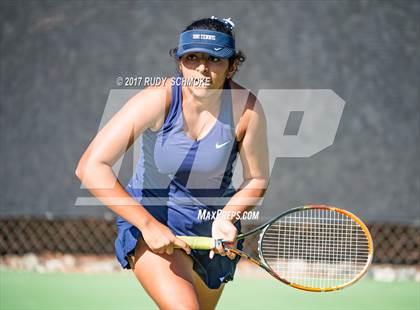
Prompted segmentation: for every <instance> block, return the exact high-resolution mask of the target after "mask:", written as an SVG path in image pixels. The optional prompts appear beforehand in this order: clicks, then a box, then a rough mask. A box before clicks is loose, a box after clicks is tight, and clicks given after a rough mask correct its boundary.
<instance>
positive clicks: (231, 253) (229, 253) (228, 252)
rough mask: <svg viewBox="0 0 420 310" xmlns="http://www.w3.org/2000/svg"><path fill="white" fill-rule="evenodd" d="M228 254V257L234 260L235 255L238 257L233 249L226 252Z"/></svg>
mask: <svg viewBox="0 0 420 310" xmlns="http://www.w3.org/2000/svg"><path fill="white" fill-rule="evenodd" d="M226 256H227V257H229V259H231V260H233V259H235V257H236V254H235V253H233V252H232V251H229V250H228V251H227V252H226Z"/></svg>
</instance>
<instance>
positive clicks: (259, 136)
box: [76, 17, 268, 309]
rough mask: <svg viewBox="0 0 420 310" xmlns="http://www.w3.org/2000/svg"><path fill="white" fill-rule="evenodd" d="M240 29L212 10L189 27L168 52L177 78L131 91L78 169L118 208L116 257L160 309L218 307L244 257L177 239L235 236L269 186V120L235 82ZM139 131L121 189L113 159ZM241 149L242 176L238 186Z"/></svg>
mask: <svg viewBox="0 0 420 310" xmlns="http://www.w3.org/2000/svg"><path fill="white" fill-rule="evenodd" d="M233 29H234V24H233V22H232V21H231V20H230V19H218V18H215V17H212V18H205V19H200V20H197V21H195V22H193V23H192V24H191V25H189V26H188V27H187V28H186V29H185V30H184V31H183V32H182V33H181V35H180V38H179V45H178V48H176V49H172V50H171V55H172V56H173V57H174V58H175V59H176V63H177V66H178V71H179V72H178V73H177V75H176V76H175V77H173V78H171V79H170V80H169V79H168V81H167V82H166V83H165V84H164V85H160V86H153V87H148V88H146V89H144V90H142V91H140V92H139V93H138V94H136V95H135V96H134V97H132V98H131V99H130V100H129V101H128V102H127V103H126V104H125V105H124V106H123V108H122V109H121V110H120V111H119V112H118V113H116V114H115V116H114V117H113V118H112V119H111V120H110V121H109V123H108V124H107V125H106V126H104V128H103V129H101V131H100V132H99V133H98V134H97V136H96V137H95V138H94V140H93V141H92V142H91V143H90V145H89V147H88V148H87V149H86V151H85V153H84V154H83V156H82V158H81V159H80V162H79V165H78V168H77V170H76V175H77V176H78V177H79V178H80V179H81V181H82V182H83V184H84V185H85V186H86V187H87V188H88V189H89V190H90V191H91V192H92V194H93V195H95V196H96V197H98V198H99V199H101V201H102V202H104V204H106V205H107V206H108V207H109V208H110V209H111V210H113V211H114V212H115V213H116V214H117V215H118V218H117V227H118V236H117V239H116V241H115V250H116V256H117V258H118V260H119V262H120V263H121V265H122V267H123V268H128V269H132V270H133V271H134V274H135V276H136V277H137V279H138V280H139V282H140V283H141V285H142V286H143V287H144V289H145V290H146V291H147V293H148V294H149V295H150V296H151V297H152V299H153V300H154V301H155V302H156V304H157V305H158V306H159V307H160V308H162V309H172V308H176V309H199V308H200V309H213V308H215V306H216V304H217V301H218V299H219V297H220V294H221V293H222V290H223V286H224V283H226V282H227V281H229V280H232V279H233V275H234V272H235V268H236V264H237V262H238V260H239V257H235V255H234V254H233V253H226V252H225V251H224V250H223V248H215V249H213V250H212V251H198V250H191V249H190V248H189V247H188V245H187V244H186V243H185V242H184V241H182V240H181V239H179V238H177V237H176V236H179V235H184V236H212V237H213V238H222V239H225V240H231V241H232V242H233V241H234V239H235V237H236V236H237V234H238V231H239V230H240V221H239V220H238V215H240V214H242V213H243V212H244V211H247V210H250V209H252V208H253V207H255V204H256V202H257V201H258V200H259V198H261V197H262V196H263V194H264V192H265V188H266V186H267V182H268V181H267V180H268V155H267V154H268V151H267V138H266V124H265V117H264V114H263V111H262V108H261V105H260V104H259V102H258V101H257V100H256V98H255V96H254V95H253V94H252V93H250V92H249V91H248V90H246V89H245V88H243V87H241V86H240V85H238V84H237V83H235V82H234V81H233V80H232V77H233V76H234V74H235V72H236V71H237V69H238V66H239V65H240V64H241V63H242V62H243V61H244V56H243V54H242V53H241V52H240V51H237V50H236V49H235V39H234V31H233ZM138 137H139V141H140V146H141V155H140V159H139V161H138V164H137V166H136V171H135V173H134V175H133V177H132V178H131V180H130V182H129V184H128V185H127V186H126V187H125V188H123V187H122V186H121V184H120V183H119V182H118V180H117V178H116V176H115V175H114V173H113V172H112V166H113V164H114V163H115V162H116V161H117V160H118V159H119V158H120V156H121V155H122V154H123V153H124V152H125V151H126V150H127V149H128V148H129V147H130V146H131V145H132V143H133V141H135V140H137V138H138ZM238 153H239V154H240V158H241V162H242V166H243V178H244V180H243V183H242V184H241V186H240V187H239V189H235V188H234V187H233V185H232V182H231V178H232V174H233V169H234V163H235V161H236V159H237V155H238ZM109 198H112V199H113V200H112V201H111V200H110V199H109ZM217 210H222V212H215V211H217ZM206 212H207V213H206ZM203 214H211V215H212V216H210V218H209V217H208V216H207V217H205V218H203ZM214 215H215V216H214ZM237 246H238V247H239V248H241V244H237ZM215 254H217V255H215Z"/></svg>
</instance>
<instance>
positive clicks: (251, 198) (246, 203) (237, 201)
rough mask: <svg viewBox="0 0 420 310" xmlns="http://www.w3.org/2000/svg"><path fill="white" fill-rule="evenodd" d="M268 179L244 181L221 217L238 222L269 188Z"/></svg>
mask: <svg viewBox="0 0 420 310" xmlns="http://www.w3.org/2000/svg"><path fill="white" fill-rule="evenodd" d="M267 183H268V181H267V180H266V179H262V178H261V179H259V178H252V179H248V180H244V182H243V183H242V184H241V186H240V189H239V190H238V191H237V192H236V193H235V195H233V196H232V198H231V199H230V200H229V202H228V203H227V204H226V206H225V207H224V208H223V212H222V213H221V214H220V216H223V217H224V218H225V219H229V220H231V221H236V219H237V218H238V216H240V215H241V214H242V213H243V212H245V211H249V210H251V209H253V208H254V207H255V206H256V205H257V204H258V202H259V201H260V200H261V198H262V197H263V196H264V193H265V191H266V188H267Z"/></svg>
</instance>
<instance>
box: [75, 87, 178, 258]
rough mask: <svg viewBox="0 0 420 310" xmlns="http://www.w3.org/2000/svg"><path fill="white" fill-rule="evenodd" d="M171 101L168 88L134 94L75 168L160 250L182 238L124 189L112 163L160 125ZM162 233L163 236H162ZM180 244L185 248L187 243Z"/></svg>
mask: <svg viewBox="0 0 420 310" xmlns="http://www.w3.org/2000/svg"><path fill="white" fill-rule="evenodd" d="M168 100H170V96H169V98H168V93H167V88H165V87H161V88H158V87H151V88H148V89H145V90H143V91H141V92H139V93H138V94H137V95H135V96H134V97H132V98H131V99H130V100H129V101H128V102H127V103H126V104H125V105H124V106H123V108H122V109H121V110H120V111H118V112H117V113H116V114H115V115H114V116H113V118H112V119H111V120H110V121H109V122H108V123H107V124H106V125H105V126H104V127H103V128H102V129H101V130H100V131H99V133H98V134H97V135H96V137H95V138H94V139H93V141H92V142H91V143H90V145H89V146H88V148H87V149H86V151H85V153H84V154H83V155H82V157H81V159H80V161H79V164H78V166H77V169H76V175H77V177H78V178H79V179H80V180H81V182H82V183H83V184H84V185H85V186H86V187H87V188H88V189H89V191H90V192H91V193H92V194H93V195H94V196H96V197H97V198H98V199H99V200H101V201H102V202H103V203H104V204H105V205H106V206H107V207H108V208H110V209H111V210H112V211H114V212H115V213H116V214H118V215H119V216H121V217H123V218H124V219H126V220H127V221H129V222H130V223H131V224H133V225H134V226H136V227H137V228H139V229H140V230H141V231H142V233H143V237H144V239H145V240H146V243H147V244H148V245H149V247H150V248H151V249H152V250H156V251H157V252H162V251H163V252H165V251H166V252H167V251H169V252H171V251H172V248H171V249H169V250H167V248H168V246H169V245H170V244H172V243H177V244H178V243H179V241H180V240H178V239H176V240H175V239H174V237H173V235H172V234H171V233H170V230H169V229H168V228H167V227H166V226H164V225H161V224H160V223H159V222H158V221H156V220H155V219H154V218H153V216H152V215H150V213H149V212H147V210H146V209H145V208H144V207H143V206H142V205H141V204H140V203H139V202H137V201H136V200H135V199H133V198H132V197H131V196H130V195H129V194H128V193H127V192H126V191H125V189H124V188H123V187H122V185H121V184H120V183H119V181H118V180H117V178H116V176H115V174H114V173H113V171H112V166H113V164H114V163H115V162H116V161H117V160H118V159H119V158H120V157H121V155H122V154H123V153H124V152H126V150H127V149H128V148H130V146H131V145H132V144H133V142H134V141H135V140H136V139H137V137H138V136H139V135H140V134H141V133H142V132H144V131H145V130H146V129H152V130H154V129H158V128H159V127H160V126H161V124H162V122H163V119H164V117H165V108H166V107H167V106H168ZM161 226H163V227H161ZM164 227H165V228H166V229H165V228H164ZM168 232H169V233H168ZM160 235H163V236H164V238H160V237H159V236H160ZM148 236H149V238H148ZM156 237H157V238H156ZM147 239H149V240H147ZM148 241H149V242H148ZM181 245H182V247H184V248H185V243H182V244H181Z"/></svg>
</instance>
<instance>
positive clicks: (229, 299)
mask: <svg viewBox="0 0 420 310" xmlns="http://www.w3.org/2000/svg"><path fill="white" fill-rule="evenodd" d="M0 288H1V293H0V309H2V310H3V309H4V310H6V309H7V310H8V309H19V310H24V309H40V310H41V309H42V310H44V309H45V310H46V309H86V310H87V309H101V310H106V309H156V308H157V307H156V306H155V305H154V303H153V302H152V301H151V300H150V299H149V297H148V296H147V295H146V293H145V292H144V291H143V289H142V288H141V287H140V286H139V284H138V283H137V281H136V280H135V279H134V278H133V276H132V275H131V274H129V273H127V274H124V273H122V274H106V275H105V274H104V275H97V274H94V275H88V274H58V273H55V274H38V273H32V272H11V271H1V272H0ZM173 298H174V309H176V301H175V300H176V296H173ZM218 309H293V310H297V309H360V310H364V309H378V310H379V309H381V310H382V309H392V310H397V309H398V310H403V309H413V310H414V309H416V310H417V309H420V283H416V282H394V283H384V282H376V281H373V280H371V279H369V278H365V279H364V280H362V281H360V282H359V283H357V284H355V285H354V286H351V287H349V288H347V289H345V290H343V291H338V292H332V293H308V292H302V291H298V290H296V289H292V288H289V287H287V286H286V285H283V284H281V283H279V282H277V281H275V280H271V279H253V278H245V277H237V278H236V279H235V281H234V282H230V283H229V284H228V285H227V286H226V289H225V292H224V294H223V296H222V299H221V300H220V302H219V305H218Z"/></svg>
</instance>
